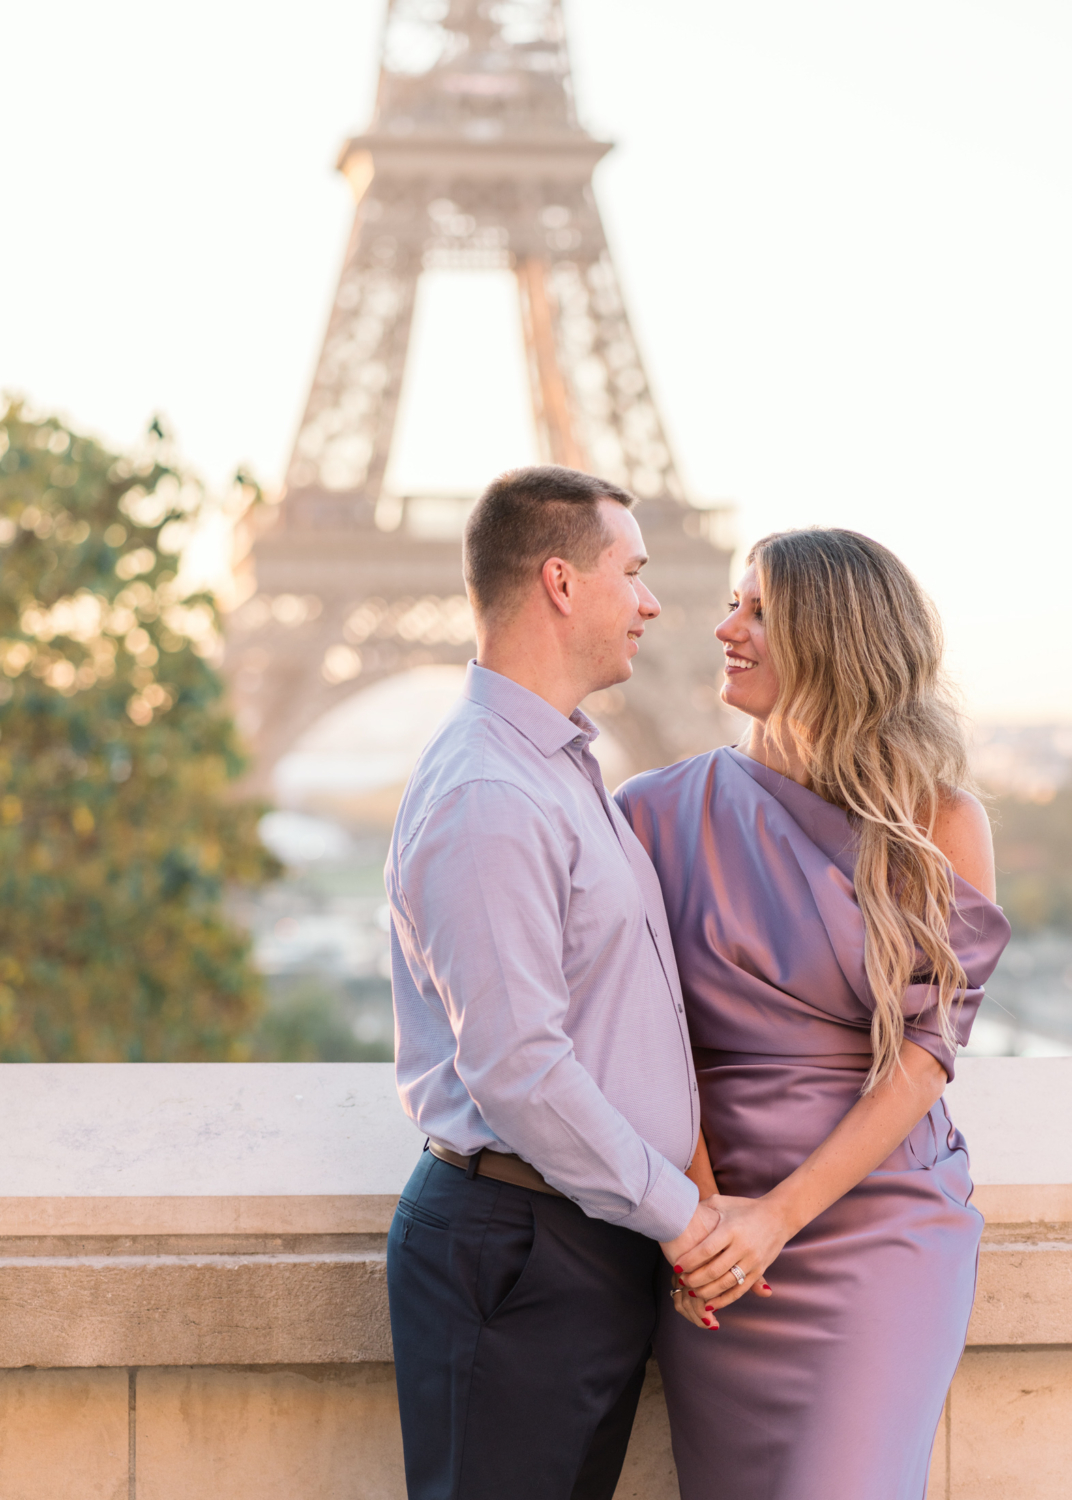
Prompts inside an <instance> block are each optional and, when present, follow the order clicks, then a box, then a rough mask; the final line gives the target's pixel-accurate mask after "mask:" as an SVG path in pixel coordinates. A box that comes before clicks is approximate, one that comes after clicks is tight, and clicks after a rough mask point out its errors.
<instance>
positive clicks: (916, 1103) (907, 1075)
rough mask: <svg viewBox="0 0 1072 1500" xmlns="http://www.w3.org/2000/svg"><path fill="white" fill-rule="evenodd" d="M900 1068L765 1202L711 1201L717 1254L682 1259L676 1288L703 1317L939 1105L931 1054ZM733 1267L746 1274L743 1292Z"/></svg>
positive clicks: (907, 1054)
mask: <svg viewBox="0 0 1072 1500" xmlns="http://www.w3.org/2000/svg"><path fill="white" fill-rule="evenodd" d="M901 1062H902V1065H903V1066H902V1068H900V1069H898V1070H897V1071H896V1072H895V1073H893V1074H892V1075H891V1076H890V1077H889V1078H887V1079H886V1080H885V1081H884V1082H882V1083H880V1084H879V1085H878V1086H877V1088H875V1089H873V1090H872V1091H871V1093H870V1094H866V1095H865V1096H864V1097H863V1098H862V1099H860V1100H858V1101H857V1102H856V1103H855V1104H854V1105H853V1107H852V1109H850V1110H849V1112H848V1114H847V1115H846V1116H845V1118H844V1119H843V1120H842V1121H841V1122H840V1123H839V1124H838V1125H837V1126H835V1128H834V1129H833V1130H832V1131H831V1132H830V1134H829V1135H828V1136H827V1138H826V1140H825V1141H823V1143H822V1144H821V1145H820V1146H818V1147H816V1149H815V1150H814V1151H813V1152H812V1154H811V1155H810V1156H809V1157H808V1159H807V1160H806V1161H804V1162H802V1163H801V1165H800V1166H799V1167H798V1168H797V1169H796V1171H795V1172H792V1173H791V1174H790V1175H789V1176H788V1177H787V1178H785V1180H784V1181H783V1182H780V1183H779V1184H778V1186H777V1187H776V1188H772V1189H771V1191H770V1192H769V1193H766V1194H765V1195H764V1196H763V1197H762V1198H727V1197H722V1196H721V1195H719V1194H717V1193H716V1194H715V1196H714V1197H713V1198H711V1199H710V1204H711V1207H712V1208H717V1209H718V1210H719V1212H720V1213H721V1214H722V1222H721V1224H720V1225H719V1234H718V1238H719V1239H720V1240H721V1241H722V1243H721V1246H720V1248H719V1250H718V1251H717V1253H716V1254H715V1256H714V1258H713V1259H711V1260H708V1261H707V1263H706V1264H700V1263H699V1262H700V1260H701V1257H702V1256H703V1252H702V1251H697V1252H693V1254H692V1255H691V1256H690V1255H684V1256H682V1258H681V1261H680V1265H681V1271H680V1272H679V1276H680V1280H681V1284H682V1285H683V1286H684V1287H685V1288H686V1289H687V1290H691V1291H694V1292H695V1293H696V1298H697V1299H699V1300H702V1302H703V1303H704V1304H705V1311H707V1312H708V1313H710V1311H711V1310H712V1309H717V1308H720V1307H725V1306H726V1305H727V1304H728V1303H730V1302H736V1300H737V1298H738V1297H740V1296H742V1295H743V1293H744V1292H746V1291H747V1290H748V1289H749V1287H750V1286H752V1285H753V1284H754V1283H755V1282H757V1281H759V1282H762V1280H763V1273H764V1272H765V1271H766V1269H767V1267H768V1266H769V1265H770V1263H771V1261H773V1260H774V1259H775V1258H776V1257H777V1256H778V1255H779V1253H780V1252H781V1249H782V1246H783V1245H784V1244H785V1243H786V1241H787V1240H791V1239H792V1238H793V1236H794V1235H795V1234H797V1233H798V1232H799V1231H800V1230H801V1229H803V1228H804V1225H805V1224H809V1223H810V1222H811V1220H812V1219H814V1218H815V1217H816V1216H817V1215H818V1214H821V1213H822V1212H823V1210H824V1209H826V1208H829V1207H830V1205H831V1203H836V1202H837V1200H838V1199H839V1198H841V1197H843V1196H844V1194H845V1193H847V1192H848V1191H849V1189H850V1188H854V1187H855V1186H856V1184H857V1183H858V1182H862V1181H863V1179H864V1178H865V1177H866V1176H867V1175H868V1173H870V1172H873V1171H874V1170H875V1168H876V1167H878V1166H880V1165H881V1164H882V1162H884V1161H885V1160H886V1158H887V1157H888V1156H889V1155H890V1153H891V1152H892V1151H895V1150H896V1148H897V1147H898V1146H899V1145H900V1144H901V1142H902V1141H903V1140H904V1139H905V1137H906V1136H907V1135H909V1134H910V1133H911V1131H912V1129H913V1128H914V1127H915V1126H916V1125H917V1124H918V1123H919V1121H920V1120H922V1119H923V1117H924V1115H926V1114H927V1113H928V1111H929V1110H930V1109H931V1107H932V1106H933V1105H934V1104H935V1103H936V1102H937V1101H938V1100H939V1099H940V1098H941V1097H942V1091H943V1089H944V1088H945V1083H946V1076H945V1069H944V1068H943V1067H942V1065H941V1063H940V1062H938V1061H937V1060H936V1059H935V1058H933V1057H932V1056H931V1054H930V1053H929V1052H926V1051H924V1049H923V1048H922V1047H918V1046H917V1045H916V1044H915V1042H909V1041H905V1042H904V1043H902V1047H901ZM731 1266H739V1267H740V1269H741V1270H742V1271H743V1272H744V1277H745V1279H744V1281H743V1282H742V1283H741V1284H740V1285H738V1282H737V1278H736V1277H735V1276H733V1275H732V1274H731V1272H730V1267H731ZM676 1269H677V1268H676V1267H675V1270H676Z"/></svg>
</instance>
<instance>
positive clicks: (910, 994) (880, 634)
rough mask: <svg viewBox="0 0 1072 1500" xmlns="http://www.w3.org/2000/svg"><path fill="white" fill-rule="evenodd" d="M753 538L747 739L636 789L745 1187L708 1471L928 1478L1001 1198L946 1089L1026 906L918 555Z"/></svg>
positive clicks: (699, 1438) (704, 1418) (911, 1489)
mask: <svg viewBox="0 0 1072 1500" xmlns="http://www.w3.org/2000/svg"><path fill="white" fill-rule="evenodd" d="M748 562H749V565H748V569H747V571H746V573H745V575H744V578H743V579H742V580H741V584H740V587H739V589H738V590H737V591H736V593H735V598H734V602H733V603H732V604H731V606H730V614H729V616H728V618H727V619H726V620H725V621H724V622H723V623H722V624H721V625H720V626H719V627H718V629H717V630H716V632H715V633H716V635H717V636H718V638H719V639H720V640H721V641H722V643H723V645H724V647H725V651H726V681H725V686H724V688H723V690H722V697H723V701H724V702H726V703H727V704H728V705H730V707H732V708H736V709H739V710H742V711H743V712H744V713H746V714H748V715H749V716H750V719H751V723H750V725H749V728H748V731H747V732H746V734H745V736H744V739H743V740H742V741H741V744H740V745H739V746H738V747H737V748H735V749H731V748H728V747H726V748H723V749H719V750H716V751H714V752H713V753H712V754H710V755H702V756H697V757H696V758H694V759H692V760H688V761H684V762H681V763H679V764H678V765H674V766H669V767H667V768H666V769H664V770H660V771H652V772H648V773H646V774H645V775H642V776H638V777H636V778H634V779H633V780H632V781H629V782H627V783H626V785H625V786H624V787H622V788H621V790H620V791H619V793H618V800H619V802H620V804H621V806H622V808H623V810H624V811H625V813H626V815H627V816H628V817H629V819H630V821H631V823H632V825H633V827H634V829H635V830H636V832H637V834H638V836H639V837H640V839H641V841H642V842H643V844H644V846H645V847H646V849H647V850H648V852H649V854H650V855H651V857H652V860H653V861H654V863H655V867H656V869H657V870H658V872H659V877H660V880H661V882H662V887H663V893H664V895H665V898H666V908H667V912H668V915H669V918H670V926H671V934H672V937H673V940H674V945H675V948H676V951H677V957H678V963H679V967H680V970H681V979H682V985H683V988H684V993H685V1001H686V1006H687V1010H688V1018H689V1028H690V1033H691V1036H692V1041H693V1046H694V1048H695V1056H696V1066H697V1076H698V1079H699V1087H700V1094H701V1110H702V1120H703V1135H702V1137H701V1150H700V1152H699V1154H698V1158H697V1161H696V1162H695V1163H694V1164H693V1172H694V1173H695V1174H696V1180H697V1181H698V1182H699V1184H700V1189H701V1195H702V1196H703V1195H706V1194H707V1193H710V1192H715V1191H717V1194H718V1196H716V1198H715V1199H714V1202H715V1204H716V1206H717V1207H718V1208H720V1209H721V1211H722V1213H723V1220H722V1223H721V1224H720V1226H719V1232H720V1236H721V1238H722V1242H723V1243H722V1248H721V1250H720V1252H719V1254H718V1255H717V1256H716V1258H715V1259H714V1261H712V1262H710V1264H709V1266H708V1267H707V1268H704V1269H701V1268H699V1267H698V1266H696V1265H695V1264H693V1261H692V1260H690V1258H689V1257H687V1256H686V1257H683V1258H682V1262H681V1265H680V1267H677V1268H675V1269H676V1270H678V1271H679V1272H680V1273H681V1274H680V1276H678V1277H677V1278H675V1280H676V1282H677V1287H676V1289H675V1291H674V1292H673V1293H671V1296H670V1297H668V1298H667V1299H666V1302H665V1308H666V1312H665V1314H664V1315H663V1316H662V1318H661V1322H660V1328H659V1333H658V1339H657V1354H658V1359H659V1364H660V1367H661V1369H662V1372H663V1376H664V1380H665V1383H666V1391H667V1402H668V1406H669V1410H670V1420H671V1426H672V1431H673V1440H674V1453H675V1457H676V1459H677V1465H678V1473H679V1477H680V1483H681V1494H682V1500H923V1496H924V1493H925V1490H926V1484H927V1470H928V1465H929V1457H930V1450H931V1446H932V1443H933V1440H934V1433H935V1429H936V1427H937V1424H938V1419H939V1417H940V1414H941V1409H942V1403H943V1401H944V1398H945V1394H946V1390H947V1388H948V1386H949V1382H950V1380H951V1379H952V1376H953V1372H954V1370H955V1369H956V1365H957V1360H958V1359H959V1357H960V1353H961V1350H962V1349H963V1346H964V1338H965V1334H966V1331H967V1326H968V1316H969V1313H970V1311H971V1305H972V1297H973V1295H974V1287H975V1274H976V1259H977V1253H978V1247H979V1237H980V1231H981V1227H982V1218H981V1216H980V1215H979V1213H978V1212H977V1211H976V1210H975V1209H974V1208H973V1207H972V1206H971V1205H970V1203H969V1202H968V1199H969V1196H970V1194H971V1188H972V1185H971V1180H970V1178H969V1176H968V1159H967V1152H966V1148H965V1144H964V1140H963V1138H962V1137H961V1135H960V1134H959V1132H958V1131H957V1130H956V1128H955V1126H954V1125H953V1124H952V1122H951V1120H950V1118H949V1115H948V1113H947V1111H946V1108H945V1105H944V1104H943V1102H942V1097H941V1096H942V1091H943V1089H944V1087H945V1083H946V1080H947V1078H951V1077H952V1076H953V1063H954V1058H955V1055H956V1045H957V1043H958V1042H959V1043H960V1044H963V1043H964V1042H965V1041H966V1040H967V1037H968V1033H969V1031H970V1028H971V1022H972V1019H973V1017H974V1014H975V1011H976V1010H977V1008H978V1005H979V1002H980V1000H981V998H982V989H981V986H982V984H983V983H984V981H985V980H986V979H987V978H988V977H989V975H990V973H991V972H992V971H993V969H994V967H995V965H996V963H997V961H998V958H999V956H1000V954H1001V951H1002V949H1003V948H1004V946H1005V943H1006V942H1007V940H1008V932H1009V928H1008V923H1007V922H1006V921H1005V918H1004V916H1003V915H1002V913H1001V911H1000V910H999V909H998V908H997V907H996V906H994V905H993V899H994V894H995V892H994V865H993V850H992V844H991V839H990V829H989V824H988V822H987V818H986V814H985V812H984V810H983V808H982V807H981V806H980V804H979V803H978V802H977V801H976V800H975V799H974V798H973V797H971V796H970V795H969V794H968V793H967V792H966V791H964V790H963V789H962V788H963V784H964V781H965V780H966V768H965V752H964V742H963V738H962V735H961V732H960V729H959V726H958V723H957V719H956V715H955V713H954V712H953V710H952V708H951V707H950V706H949V703H948V700H947V698H946V696H945V693H944V689H943V686H942V681H941V675H940V656H941V635H940V627H939V625H938V621H937V618H936V616H935V613H934V610H933V606H932V605H931V604H930V602H929V601H928V600H927V598H926V597H925V595H924V594H923V593H922V591H921V590H920V588H919V586H918V584H917V583H916V582H915V580H914V579H913V578H912V577H911V575H910V574H909V573H908V571H907V570H906V569H905V568H904V566H903V565H902V564H901V563H900V562H899V561H898V560H897V558H895V557H894V556H893V555H892V553H890V552H888V551H887V550H886V548H884V547H881V546H879V545H878V543H876V542H873V541H870V540H869V539H868V538H866V537H863V536H859V535H857V534H856V533H855V532H851V531H840V530H830V531H819V530H812V531H796V532H785V533H780V534H778V535H774V536H770V537H766V538H765V539H764V540H763V541H761V542H759V543H758V544H757V546H756V547H755V548H754V549H753V551H752V553H751V556H750V557H749V560H748ZM705 1141H706V1151H705V1150H704V1149H703V1147H704V1142H705ZM708 1153H709V1163H708ZM712 1172H713V1174H714V1175H713V1177H712ZM716 1181H717V1190H716V1188H715V1183H716ZM696 1258H697V1259H698V1257H696ZM768 1270H769V1272H770V1281H771V1283H772V1284H773V1288H774V1290H773V1295H769V1294H768V1292H767V1288H766V1284H765V1280H764V1278H765V1276H766V1274H767V1272H768ZM753 1286H755V1288H756V1290H757V1292H758V1293H759V1294H760V1295H758V1296H755V1297H745V1296H744V1293H745V1292H747V1291H748V1290H749V1289H750V1288H752V1287H753ZM668 1290H669V1287H668ZM671 1298H672V1300H671ZM672 1306H676V1307H677V1308H678V1310H679V1311H680V1312H681V1313H682V1314H683V1316H681V1317H675V1316H673V1315H672V1314H671V1312H670V1309H671V1307H672ZM716 1330H718V1331H716Z"/></svg>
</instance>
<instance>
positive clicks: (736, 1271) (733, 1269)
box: [730, 1266, 744, 1286]
mask: <svg viewBox="0 0 1072 1500" xmlns="http://www.w3.org/2000/svg"><path fill="white" fill-rule="evenodd" d="M730 1275H731V1276H735V1277H736V1278H737V1285H738V1286H744V1272H743V1271H742V1270H741V1268H740V1266H730Z"/></svg>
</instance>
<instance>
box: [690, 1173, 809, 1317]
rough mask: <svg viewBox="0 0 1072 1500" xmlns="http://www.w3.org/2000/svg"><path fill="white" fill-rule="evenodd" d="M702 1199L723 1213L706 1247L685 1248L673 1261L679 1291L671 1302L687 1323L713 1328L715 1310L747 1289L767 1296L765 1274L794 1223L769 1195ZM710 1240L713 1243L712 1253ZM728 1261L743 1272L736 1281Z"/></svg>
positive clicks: (790, 1233) (790, 1234)
mask: <svg viewBox="0 0 1072 1500" xmlns="http://www.w3.org/2000/svg"><path fill="white" fill-rule="evenodd" d="M706 1204H707V1206H708V1207H710V1208H716V1209H717V1210H718V1211H719V1213H720V1214H721V1215H722V1218H721V1221H720V1223H719V1226H718V1229H717V1230H716V1232H715V1234H714V1235H713V1236H711V1237H710V1238H709V1240H708V1242H707V1244H706V1245H705V1247H704V1249H703V1250H701V1249H699V1248H697V1249H696V1250H695V1251H689V1252H686V1254H684V1255H682V1256H681V1257H680V1259H679V1262H678V1264H677V1265H675V1267H674V1271H675V1284H676V1286H678V1287H680V1288H681V1291H679V1292H676V1294H675V1295H674V1303H675V1306H676V1307H677V1309H678V1311H679V1312H680V1313H683V1314H684V1316H685V1317H687V1318H688V1319H689V1321H690V1322H693V1323H696V1324H697V1326H699V1327H707V1328H711V1327H714V1328H717V1327H718V1321H717V1319H716V1318H715V1316H714V1315H715V1313H716V1312H717V1311H718V1309H719V1308H720V1307H728V1306H729V1304H730V1303H731V1302H736V1301H737V1299H738V1297H743V1296H744V1294H745V1292H747V1291H748V1290H749V1289H752V1290H754V1291H755V1292H756V1294H757V1295H758V1296H761V1297H769V1296H770V1295H771V1288H770V1287H769V1286H768V1285H767V1282H766V1280H765V1279H764V1274H765V1272H766V1269H767V1267H768V1266H769V1265H770V1264H771V1262H772V1261H773V1260H775V1259H777V1257H778V1255H779V1254H780V1253H781V1250H782V1247H783V1245H784V1244H785V1242H786V1240H788V1239H789V1238H791V1236H792V1234H793V1233H794V1228H793V1226H792V1225H791V1224H790V1223H789V1222H788V1221H787V1220H786V1218H785V1217H784V1215H783V1214H782V1212H781V1211H780V1209H779V1206H778V1204H777V1202H772V1201H770V1198H769V1195H768V1197H764V1198H730V1197H726V1196H723V1195H722V1194H720V1193H715V1194H714V1195H713V1196H712V1197H710V1198H708V1199H707V1200H706ZM711 1240H714V1244H715V1253H714V1255H713V1256H712V1255H711V1254H710V1248H711ZM731 1266H736V1267H737V1268H738V1269H739V1270H740V1271H741V1272H742V1273H743V1275H744V1280H743V1281H738V1279H737V1277H736V1276H735V1275H734V1274H733V1272H732V1271H731V1270H730V1267H731Z"/></svg>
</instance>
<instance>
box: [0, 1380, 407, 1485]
mask: <svg viewBox="0 0 1072 1500" xmlns="http://www.w3.org/2000/svg"><path fill="white" fill-rule="evenodd" d="M137 1412H138V1427H137V1432H138V1440H137V1461H136V1489H137V1497H138V1500H405V1496H406V1484H405V1478H404V1475H403V1470H402V1434H401V1429H400V1427H399V1421H398V1403H397V1401H396V1399H395V1379H394V1366H393V1365H388V1364H365V1365H360V1366H356V1367H354V1366H351V1367H350V1368H344V1367H339V1366H319V1367H312V1368H308V1367H307V1368H305V1369H301V1370H205V1369H200V1370H197V1369H195V1370H189V1369H186V1370H183V1369H163V1370H160V1369H157V1370H139V1372H138V1384H137ZM3 1500H8V1497H7V1496H6V1495H4V1497H3ZM51 1500H58V1497H56V1496H53V1497H51ZM124 1500H125V1492H124Z"/></svg>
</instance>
